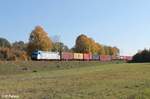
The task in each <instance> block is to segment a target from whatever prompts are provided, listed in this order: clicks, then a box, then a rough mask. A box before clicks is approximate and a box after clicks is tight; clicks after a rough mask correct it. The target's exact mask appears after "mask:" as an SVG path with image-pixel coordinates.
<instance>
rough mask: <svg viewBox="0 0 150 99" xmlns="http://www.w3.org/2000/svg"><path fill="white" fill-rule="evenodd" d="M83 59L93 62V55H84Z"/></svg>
mask: <svg viewBox="0 0 150 99" xmlns="http://www.w3.org/2000/svg"><path fill="white" fill-rule="evenodd" d="M83 59H84V60H85V61H89V60H91V59H92V54H89V53H84V54H83Z"/></svg>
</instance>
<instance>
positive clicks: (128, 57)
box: [120, 56, 133, 61]
mask: <svg viewBox="0 0 150 99" xmlns="http://www.w3.org/2000/svg"><path fill="white" fill-rule="evenodd" d="M120 57H121V60H124V61H131V60H132V59H133V57H132V56H120Z"/></svg>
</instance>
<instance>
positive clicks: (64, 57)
mask: <svg viewBox="0 0 150 99" xmlns="http://www.w3.org/2000/svg"><path fill="white" fill-rule="evenodd" d="M62 60H73V53H69V52H63V53H62Z"/></svg>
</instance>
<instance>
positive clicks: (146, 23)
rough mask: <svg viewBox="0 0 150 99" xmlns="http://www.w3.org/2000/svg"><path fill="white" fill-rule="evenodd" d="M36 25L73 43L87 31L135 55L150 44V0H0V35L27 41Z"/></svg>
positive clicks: (123, 51)
mask: <svg viewBox="0 0 150 99" xmlns="http://www.w3.org/2000/svg"><path fill="white" fill-rule="evenodd" d="M36 25H42V26H43V27H44V29H45V31H47V32H48V33H49V36H54V35H61V40H62V42H64V43H65V44H67V45H68V46H69V47H72V46H73V45H74V42H75V38H76V37H77V36H78V35H79V34H81V33H83V34H86V35H88V36H90V37H92V38H93V39H94V40H96V41H97V42H100V43H102V44H106V45H113V46H117V47H119V48H120V49H121V54H123V55H132V54H134V53H136V52H137V50H139V49H144V48H149V47H150V0H0V37H4V38H7V39H8V40H10V41H18V40H23V41H26V42H27V41H28V37H29V33H30V32H31V31H32V30H33V29H34V27H35V26H36Z"/></svg>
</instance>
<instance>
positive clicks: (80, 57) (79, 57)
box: [73, 53, 83, 61]
mask: <svg viewBox="0 0 150 99" xmlns="http://www.w3.org/2000/svg"><path fill="white" fill-rule="evenodd" d="M73 59H74V60H78V61H82V60H83V54H82V53H73Z"/></svg>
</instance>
